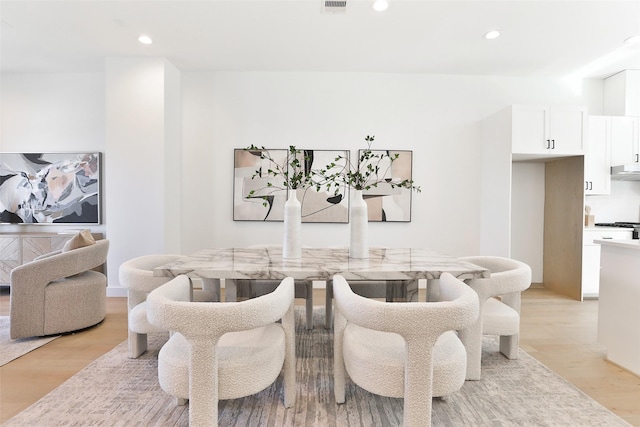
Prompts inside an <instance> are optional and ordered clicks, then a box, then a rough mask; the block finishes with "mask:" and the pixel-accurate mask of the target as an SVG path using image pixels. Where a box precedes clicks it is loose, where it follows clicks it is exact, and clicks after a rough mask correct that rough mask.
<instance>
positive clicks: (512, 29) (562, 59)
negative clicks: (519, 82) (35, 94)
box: [0, 0, 640, 78]
mask: <svg viewBox="0 0 640 427" xmlns="http://www.w3.org/2000/svg"><path fill="white" fill-rule="evenodd" d="M389 2H390V7H389V9H388V10H387V11H386V12H384V13H376V12H374V11H373V10H372V9H371V8H370V4H371V1H365V0H348V1H347V8H346V12H345V13H344V14H330V13H324V12H323V7H322V6H323V2H322V0H284V1H272V0H226V1H224V0H200V1H192V0H175V1H158V0H156V1H143V0H135V1H122V0H110V1H93V0H73V1H55V0H44V1H31V0H14V1H9V0H0V20H1V33H0V37H1V39H0V69H1V70H2V71H7V72H84V71H99V70H102V69H103V67H104V58H105V57H114V56H162V57H166V58H168V59H169V60H170V61H171V62H172V63H173V64H174V65H176V66H177V67H178V68H179V69H181V70H242V71H366V72H409V73H434V74H442V73H447V74H476V75H508V76H565V75H567V74H570V73H576V72H579V70H583V71H584V70H585V67H587V66H590V67H591V68H592V69H590V70H588V71H585V72H584V74H585V75H586V76H587V77H594V78H602V77H606V76H608V75H611V74H614V73H616V72H618V71H621V70H623V69H640V48H628V47H627V48H624V47H623V40H624V39H625V38H627V37H630V36H632V35H635V34H640V0H631V1H618V0H605V1H593V0H591V1H575V0H564V1H561V0H554V1H532V0H502V1H480V0H474V1H456V0H447V1H428V0H389ZM495 28H498V29H500V30H502V32H503V35H502V37H500V38H498V39H496V40H492V41H489V40H485V39H483V37H482V35H483V34H484V33H485V32H486V31H487V30H490V29H495ZM141 33H147V34H149V35H150V36H151V37H152V38H153V40H154V43H153V44H152V45H149V46H145V45H141V44H140V43H138V41H137V37H138V35H139V34H141ZM616 56H619V57H621V59H620V58H619V59H618V60H617V61H616V62H614V63H612V64H609V65H606V66H595V61H598V60H602V59H603V58H604V59H607V58H608V59H612V58H614V57H616ZM580 72H582V71H580Z"/></svg>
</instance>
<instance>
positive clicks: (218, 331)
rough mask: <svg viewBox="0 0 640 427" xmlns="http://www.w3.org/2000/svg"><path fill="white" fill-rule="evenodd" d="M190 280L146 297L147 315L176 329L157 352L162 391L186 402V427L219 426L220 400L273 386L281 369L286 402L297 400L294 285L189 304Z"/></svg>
mask: <svg viewBox="0 0 640 427" xmlns="http://www.w3.org/2000/svg"><path fill="white" fill-rule="evenodd" d="M189 287H190V285H189V279H188V278H187V277H186V276H178V277H176V278H175V279H172V280H171V281H170V282H168V283H166V284H164V285H162V286H161V287H159V288H157V289H156V290H154V291H153V292H151V294H149V297H148V298H147V302H148V304H149V307H148V309H149V320H150V321H151V323H153V324H154V325H156V326H158V327H161V328H164V329H168V330H170V331H174V332H173V334H172V335H171V338H169V341H167V343H166V344H165V345H164V346H163V347H162V348H161V349H160V353H159V354H158V380H159V382H160V386H161V387H162V389H163V390H164V391H165V392H166V393H168V394H170V395H172V396H175V397H177V398H178V403H182V402H183V401H184V400H186V399H188V400H189V425H191V426H203V425H218V423H217V421H218V400H219V399H237V398H240V397H245V396H250V395H252V394H255V393H258V392H260V391H262V390H264V389H265V388H267V387H268V386H269V385H271V384H272V383H273V382H275V380H276V379H277V378H278V376H279V375H280V372H281V371H282V370H283V368H284V381H283V382H284V406H285V407H286V408H290V407H292V406H293V405H294V404H295V399H296V378H295V374H296V354H295V324H294V284H293V279H292V278H290V277H288V278H285V279H284V280H282V282H281V283H280V285H278V287H277V288H276V289H275V290H274V291H273V292H271V293H269V294H266V295H263V296H260V297H257V298H253V299H249V300H246V301H240V302H225V303H203V302H189Z"/></svg>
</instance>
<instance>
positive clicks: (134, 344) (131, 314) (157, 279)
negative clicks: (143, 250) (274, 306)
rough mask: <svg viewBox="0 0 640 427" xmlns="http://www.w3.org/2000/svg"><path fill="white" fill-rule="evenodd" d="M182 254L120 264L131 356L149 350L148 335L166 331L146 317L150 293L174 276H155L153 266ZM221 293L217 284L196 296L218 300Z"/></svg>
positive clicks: (138, 355) (152, 256) (201, 298)
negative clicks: (125, 299) (214, 287)
mask: <svg viewBox="0 0 640 427" xmlns="http://www.w3.org/2000/svg"><path fill="white" fill-rule="evenodd" d="M182 257H183V256H182V255H144V256H140V257H137V258H133V259H130V260H129V261H126V262H124V263H122V264H121V265H120V269H119V279H120V286H122V287H123V288H125V289H126V290H127V306H128V326H129V340H128V342H129V357H130V358H132V359H135V358H138V357H140V355H141V354H142V353H144V352H145V351H146V350H147V334H150V333H153V332H164V331H166V330H165V329H163V328H160V327H158V326H155V325H152V324H151V323H150V322H149V320H148V318H147V303H146V300H147V295H149V293H150V292H151V291H153V290H154V289H156V288H158V287H159V286H162V285H163V284H165V283H167V282H168V281H169V280H170V279H171V278H170V277H162V276H154V275H153V269H154V268H156V267H159V266H161V265H163V264H168V263H170V262H173V261H175V260H178V259H180V258H182ZM218 283H219V281H218ZM216 293H217V294H216ZM214 294H216V295H214ZM219 294H220V289H219V286H218V288H217V289H212V290H209V291H208V292H207V291H205V290H200V291H195V292H194V295H193V299H195V300H198V301H213V300H218V299H219V298H218V295H219Z"/></svg>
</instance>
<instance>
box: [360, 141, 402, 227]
mask: <svg viewBox="0 0 640 427" xmlns="http://www.w3.org/2000/svg"><path fill="white" fill-rule="evenodd" d="M371 152H372V153H373V154H374V155H375V154H384V156H382V160H381V161H378V160H376V162H377V165H376V166H377V167H379V171H380V172H379V177H380V178H381V179H383V180H387V181H388V182H391V181H393V182H401V181H403V180H405V179H408V180H411V179H412V174H413V170H412V169H413V166H412V161H413V152H412V151H409V150H371ZM361 153H362V150H360V151H359V156H358V157H359V158H360V154H361ZM396 156H397V157H396ZM391 158H393V159H394V160H393V161H391V160H390V159H391ZM359 168H360V167H359ZM411 193H412V190H411V189H409V188H401V187H397V186H394V187H392V186H391V184H385V183H380V184H378V186H377V187H372V188H370V189H369V190H363V191H362V197H363V198H364V199H365V201H366V202H367V210H368V214H369V222H410V221H411V197H412V194H411Z"/></svg>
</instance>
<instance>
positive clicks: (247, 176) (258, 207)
mask: <svg viewBox="0 0 640 427" xmlns="http://www.w3.org/2000/svg"><path fill="white" fill-rule="evenodd" d="M300 151H301V152H302V155H301V157H302V158H301V159H300V161H301V163H302V164H303V170H304V173H305V174H306V175H311V176H312V179H315V178H313V177H314V174H313V171H314V170H316V169H320V168H325V167H326V166H327V165H329V164H331V163H335V166H334V168H336V169H337V170H339V169H344V167H346V164H347V162H348V158H349V157H348V156H349V152H348V151H347V150H300ZM263 152H264V153H263ZM288 153H289V151H288V150H287V149H255V150H247V149H242V148H236V149H235V150H234V167H233V170H234V190H233V219H234V221H283V220H284V203H285V201H286V200H287V191H288V190H287V185H286V178H284V177H282V176H279V175H277V174H276V176H274V175H273V174H272V173H271V174H270V173H269V172H268V171H269V170H274V165H275V166H277V167H279V170H283V171H284V170H287V160H288V157H287V156H288ZM262 154H268V155H267V156H264V155H262ZM265 157H268V158H265ZM338 157H340V160H339V161H337V162H336V158H338ZM318 179H319V178H318ZM318 179H315V183H316V184H318V185H310V186H306V187H305V188H298V189H297V190H296V191H297V197H298V200H299V201H300V204H301V209H302V222H329V223H346V222H349V197H348V194H349V192H348V191H347V188H346V187H343V188H339V189H338V191H337V192H336V191H335V189H333V188H331V189H328V188H326V187H325V186H323V185H322V182H320V181H319V180H318Z"/></svg>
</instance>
